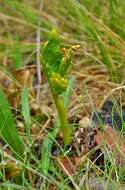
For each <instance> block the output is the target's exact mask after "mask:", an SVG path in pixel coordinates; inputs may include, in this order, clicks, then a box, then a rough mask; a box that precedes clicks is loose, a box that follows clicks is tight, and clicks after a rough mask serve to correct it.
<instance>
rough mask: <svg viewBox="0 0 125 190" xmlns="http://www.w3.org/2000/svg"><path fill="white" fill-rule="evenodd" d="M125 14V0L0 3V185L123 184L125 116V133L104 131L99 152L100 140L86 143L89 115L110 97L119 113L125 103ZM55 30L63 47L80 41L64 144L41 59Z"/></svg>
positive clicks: (47, 189)
mask: <svg viewBox="0 0 125 190" xmlns="http://www.w3.org/2000/svg"><path fill="white" fill-rule="evenodd" d="M124 12H125V1H124V0H61V1H60V0H51V1H50V0H35V1H34V0H0V89H1V90H0V131H1V139H0V147H1V148H0V159H1V162H0V189H1V190H16V189H24V190H25V189H26V190H35V189H41V190H55V189H58V190H64V189H66V190H70V189H77V190H84V189H92V190H93V189H105V190H106V189H107V190H108V189H125V186H124V180H125V179H124V171H125V170H124V169H125V168H124V159H123V158H124V151H123V152H122V150H124V121H123V120H122V129H123V130H122V131H120V132H116V131H112V130H111V129H108V130H109V131H106V133H103V135H102V136H103V138H104V139H106V138H107V141H106V142H105V143H104V146H103V148H101V153H98V154H97V152H96V149H98V146H99V148H100V146H101V145H100V140H99V141H98V143H97V142H96V144H98V145H97V146H95V145H94V147H93V149H91V150H90V149H89V147H88V136H89V137H90V132H92V135H94V132H93V131H92V129H91V131H90V128H92V127H90V126H91V115H92V113H93V112H94V111H95V110H99V109H101V106H102V105H103V103H104V102H105V100H106V99H108V98H110V99H112V100H113V103H114V105H115V109H116V110H117V112H119V113H121V112H122V111H121V110H122V109H123V107H124V105H125V94H124V88H125V86H124V83H125V80H124V77H125V22H124V20H125V15H124ZM53 28H54V29H55V30H56V31H57V32H58V34H59V38H60V39H61V42H62V44H61V47H65V48H70V47H72V46H77V45H79V46H80V48H79V49H78V50H77V51H76V52H75V53H74V54H73V56H72V62H73V64H72V68H71V72H70V76H71V77H70V80H69V83H68V87H67V89H66V91H65V94H63V101H64V104H65V107H66V108H67V113H68V121H69V125H70V127H71V128H72V139H73V142H72V143H71V144H69V146H68V147H67V149H65V148H64V146H63V140H62V133H61V132H59V126H60V121H59V117H58V114H57V111H56V108H55V106H54V104H53V100H52V97H51V92H50V89H49V85H48V83H47V80H46V77H45V73H44V71H43V67H42V64H41V62H42V61H41V56H42V48H43V46H44V44H45V42H46V41H47V40H48V39H49V36H50V32H51V31H52V29H53ZM48 56H49V55H48ZM118 102H119V103H118ZM79 133H80V134H79ZM100 133H101V131H100ZM57 134H58V135H57ZM109 134H110V137H109V136H108V135H109ZM80 135H81V136H80ZM79 136H80V140H79ZM121 136H122V137H121ZM109 138H110V139H111V142H110V143H111V145H112V143H114V142H117V143H116V144H117V145H118V149H119V150H120V151H121V152H122V154H123V158H121V157H119V156H118V154H117V153H116V154H114V152H112V153H111V151H109V149H108V146H107V144H110V143H109ZM119 139H121V140H119ZM89 141H90V139H89ZM101 141H102V139H101ZM121 141H122V142H121ZM119 142H120V143H121V144H120V145H119ZM116 144H115V146H116ZM72 147H75V149H73V148H72ZM102 155H105V156H104V158H105V159H104V158H103V156H102ZM98 157H99V158H100V159H99V160H100V161H99V163H97V162H96V160H98ZM118 160H120V161H119V162H120V164H118V162H117V161H118ZM121 160H122V161H121ZM102 163H103V167H102V165H101V164H102Z"/></svg>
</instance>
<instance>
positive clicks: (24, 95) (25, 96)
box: [21, 87, 30, 126]
mask: <svg viewBox="0 0 125 190" xmlns="http://www.w3.org/2000/svg"><path fill="white" fill-rule="evenodd" d="M21 102H22V114H23V117H24V120H25V122H26V125H28V126H29V124H30V108H29V100H28V88H27V87H24V89H23V92H22V98H21Z"/></svg>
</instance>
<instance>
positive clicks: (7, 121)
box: [0, 90, 24, 158]
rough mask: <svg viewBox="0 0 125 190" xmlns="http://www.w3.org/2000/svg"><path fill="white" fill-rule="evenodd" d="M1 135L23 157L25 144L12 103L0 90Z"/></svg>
mask: <svg viewBox="0 0 125 190" xmlns="http://www.w3.org/2000/svg"><path fill="white" fill-rule="evenodd" d="M0 135H1V137H2V138H3V139H4V141H5V142H6V143H7V144H8V145H9V146H10V148H11V149H12V150H13V151H14V152H15V153H16V154H17V155H19V156H20V157H21V158H22V155H23V152H24V146H23V143H22V142H21V139H20V138H19V135H18V132H17V130H16V126H15V122H14V119H13V115H12V112H11V109H10V105H9V103H8V101H7V99H6V97H5V95H4V93H3V91H2V90H0Z"/></svg>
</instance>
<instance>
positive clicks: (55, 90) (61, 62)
mask: <svg viewBox="0 0 125 190" xmlns="http://www.w3.org/2000/svg"><path fill="white" fill-rule="evenodd" d="M78 47H79V46H78V45H77V46H72V47H71V48H68V49H67V48H61V41H60V39H59V36H58V34H57V32H56V31H55V30H53V31H52V32H51V35H50V39H49V41H47V42H46V43H45V45H44V47H43V50H42V56H41V58H42V65H43V70H44V73H45V75H46V77H47V80H48V83H49V86H50V89H51V93H52V97H53V100H54V103H55V105H56V108H57V112H58V115H59V118H60V125H61V126H60V130H61V132H62V133H63V142H64V144H65V146H66V145H68V144H69V143H70V141H71V133H72V130H71V128H70V127H69V124H68V117H67V110H66V108H65V105H64V101H63V99H62V96H61V95H62V93H64V92H65V91H66V88H67V86H68V73H69V69H70V67H71V65H72V61H71V53H72V52H73V51H75V50H77V48H78Z"/></svg>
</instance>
